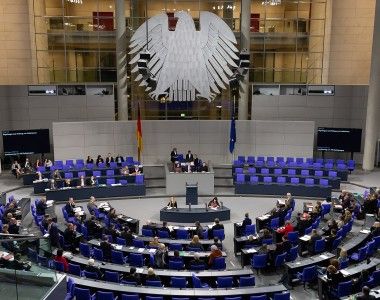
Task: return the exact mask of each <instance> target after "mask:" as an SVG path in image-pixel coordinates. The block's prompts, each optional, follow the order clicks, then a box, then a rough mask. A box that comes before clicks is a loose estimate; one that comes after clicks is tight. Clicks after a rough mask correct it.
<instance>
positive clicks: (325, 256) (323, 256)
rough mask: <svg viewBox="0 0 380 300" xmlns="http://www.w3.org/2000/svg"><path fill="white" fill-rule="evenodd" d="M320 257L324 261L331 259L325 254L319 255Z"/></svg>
mask: <svg viewBox="0 0 380 300" xmlns="http://www.w3.org/2000/svg"><path fill="white" fill-rule="evenodd" d="M319 257H320V258H322V259H329V257H328V256H327V255H324V254H321V255H319Z"/></svg>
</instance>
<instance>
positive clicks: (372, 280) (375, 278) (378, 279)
mask: <svg viewBox="0 0 380 300" xmlns="http://www.w3.org/2000/svg"><path fill="white" fill-rule="evenodd" d="M379 284H380V270H377V271H374V272H373V273H372V275H371V276H370V277H369V280H368V282H367V283H366V285H368V286H369V287H370V288H374V287H376V286H378V285H379Z"/></svg>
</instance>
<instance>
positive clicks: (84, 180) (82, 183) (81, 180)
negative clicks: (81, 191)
mask: <svg viewBox="0 0 380 300" xmlns="http://www.w3.org/2000/svg"><path fill="white" fill-rule="evenodd" d="M78 186H80V187H85V186H86V179H85V178H84V176H83V175H82V176H81V177H80V178H79V185H78Z"/></svg>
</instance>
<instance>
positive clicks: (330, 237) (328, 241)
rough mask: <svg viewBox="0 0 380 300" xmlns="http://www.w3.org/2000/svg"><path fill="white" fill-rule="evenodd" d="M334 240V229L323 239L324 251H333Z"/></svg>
mask: <svg viewBox="0 0 380 300" xmlns="http://www.w3.org/2000/svg"><path fill="white" fill-rule="evenodd" d="M335 239H336V229H332V230H331V232H330V234H329V235H327V236H326V237H325V241H326V249H329V250H330V251H332V250H333V249H332V245H333V243H334V241H335Z"/></svg>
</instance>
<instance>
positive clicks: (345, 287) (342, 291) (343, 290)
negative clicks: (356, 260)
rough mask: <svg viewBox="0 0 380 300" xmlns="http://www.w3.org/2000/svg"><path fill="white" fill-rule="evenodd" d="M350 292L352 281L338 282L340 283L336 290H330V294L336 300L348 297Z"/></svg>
mask: <svg viewBox="0 0 380 300" xmlns="http://www.w3.org/2000/svg"><path fill="white" fill-rule="evenodd" d="M351 292H352V281H351V280H349V281H345V282H340V283H338V287H337V289H336V290H335V289H332V290H331V294H332V295H333V296H334V297H335V298H338V299H340V298H342V297H346V296H348V295H350V294H351Z"/></svg>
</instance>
